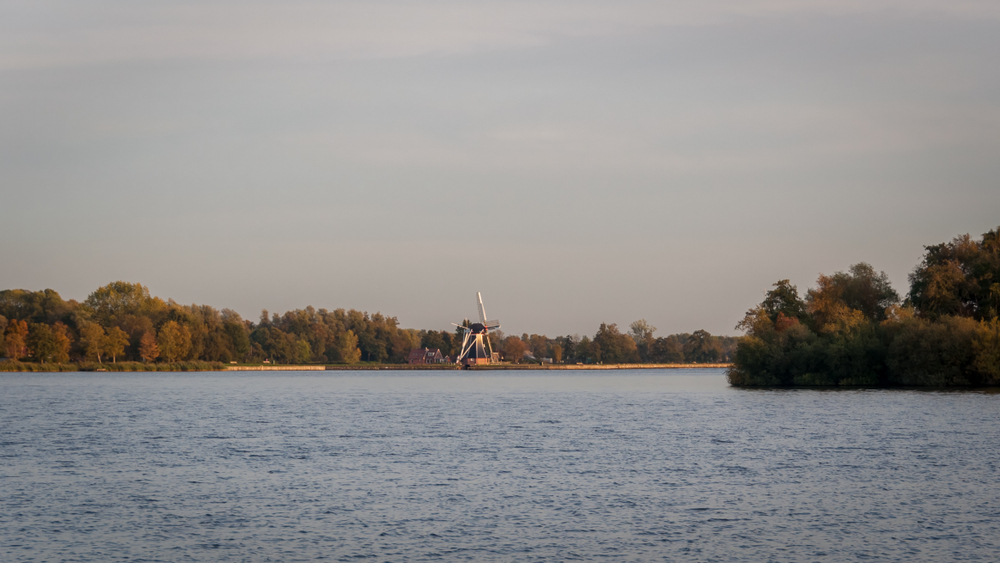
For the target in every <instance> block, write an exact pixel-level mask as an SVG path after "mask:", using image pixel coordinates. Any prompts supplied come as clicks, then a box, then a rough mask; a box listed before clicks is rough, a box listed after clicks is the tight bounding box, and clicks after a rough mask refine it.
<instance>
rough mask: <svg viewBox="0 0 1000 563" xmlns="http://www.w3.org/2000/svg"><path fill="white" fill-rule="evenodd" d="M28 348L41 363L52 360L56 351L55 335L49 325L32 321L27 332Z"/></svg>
mask: <svg viewBox="0 0 1000 563" xmlns="http://www.w3.org/2000/svg"><path fill="white" fill-rule="evenodd" d="M28 350H29V352H30V353H31V355H32V356H34V358H35V359H36V360H38V361H39V362H41V363H43V364H44V363H46V362H50V361H53V356H55V355H56V352H57V344H56V338H55V335H54V334H52V329H51V328H49V325H47V324H42V323H32V324H31V330H30V332H29V334H28Z"/></svg>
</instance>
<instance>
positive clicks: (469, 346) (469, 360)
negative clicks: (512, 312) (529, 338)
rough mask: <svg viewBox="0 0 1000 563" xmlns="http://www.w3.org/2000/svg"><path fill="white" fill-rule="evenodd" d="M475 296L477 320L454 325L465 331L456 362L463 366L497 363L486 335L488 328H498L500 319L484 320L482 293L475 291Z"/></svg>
mask: <svg viewBox="0 0 1000 563" xmlns="http://www.w3.org/2000/svg"><path fill="white" fill-rule="evenodd" d="M476 298H477V299H478V301H479V303H478V305H479V322H478V323H472V324H471V325H469V326H461V325H455V326H457V327H459V328H461V329H462V330H464V331H465V337H464V338H463V339H462V351H461V352H460V353H459V355H458V363H460V364H462V365H464V366H478V365H482V364H495V363H499V360H498V359H497V354H496V353H495V352H493V346H492V345H491V344H490V339H489V337H488V336H487V335H488V334H489V331H490V329H497V328H500V321H488V320H486V308H485V307H483V294H482V293H479V292H476ZM452 324H455V323H452Z"/></svg>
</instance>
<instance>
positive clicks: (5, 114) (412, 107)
mask: <svg viewBox="0 0 1000 563" xmlns="http://www.w3.org/2000/svg"><path fill="white" fill-rule="evenodd" d="M998 60H1000V3H997V2H995V1H989V2H986V1H982V2H980V1H954V0H953V1H949V2H943V1H930V0H924V1H912V0H911V1H861V0H858V1H817V2H794V1H776V0H771V1H768V0H760V1H755V0H720V1H703V2H697V3H692V2H628V1H625V2H622V1H617V2H586V1H584V2H550V1H534V2H494V1H476V2H377V1H365V2H316V3H311V2H295V1H285V2H231V1H215V2H170V1H147V2H141V3H137V2H124V1H110V0H109V1H73V2H69V1H66V2H54V1H30V2H29V1H11V0H8V1H5V2H3V3H0V288H25V289H32V290H37V289H44V288H52V289H55V290H57V291H59V292H60V294H62V295H63V296H64V297H65V298H75V299H80V300H82V299H83V298H85V297H86V296H87V294H88V293H89V292H90V291H92V290H93V289H95V288H97V287H98V286H100V285H103V284H106V283H108V282H110V281H114V280H126V281H138V282H141V283H143V284H145V285H147V286H149V288H150V290H151V291H152V292H153V293H154V294H156V295H159V296H161V297H164V298H168V297H169V298H173V299H175V300H177V301H179V302H182V303H192V302H194V303H206V304H210V305H213V306H215V307H219V308H223V307H228V308H232V309H235V310H237V311H239V312H240V313H242V314H243V315H244V316H246V317H248V318H251V319H256V318H257V316H258V314H259V312H260V309H262V308H267V309H268V310H270V311H272V312H282V311H285V310H288V309H293V308H302V307H305V306H306V305H310V304H311V305H313V306H315V307H326V308H331V309H332V308H336V307H345V308H356V309H362V310H368V311H371V312H374V311H382V312H383V313H386V314H389V315H395V316H397V317H398V318H399V320H400V322H401V325H402V326H404V327H415V328H439V329H440V328H449V326H450V325H449V324H448V323H449V322H453V321H456V322H457V321H459V320H461V318H463V317H465V316H474V315H475V308H474V302H475V301H474V299H475V292H476V291H482V292H483V298H484V300H485V302H486V307H487V311H488V312H489V313H490V316H491V317H497V318H499V319H500V320H501V322H502V323H503V325H504V329H505V330H506V331H507V332H513V333H518V334H519V333H521V332H529V333H532V332H534V333H545V334H548V335H550V336H555V335H558V334H572V333H581V334H593V333H594V332H595V331H596V329H597V325H598V324H599V323H601V322H617V323H619V324H620V325H627V324H628V323H629V322H631V321H633V320H635V319H638V318H646V319H647V320H649V321H650V322H651V323H652V324H654V325H655V326H657V327H659V329H660V330H659V334H666V333H672V332H681V331H687V332H690V331H693V330H696V329H701V328H704V329H706V330H708V331H710V332H712V333H716V334H734V333H735V330H734V329H733V326H734V325H735V323H736V322H737V321H738V320H739V319H740V318H741V317H742V315H743V312H744V311H746V309H748V308H749V307H751V306H753V305H754V304H755V303H757V302H759V301H760V299H761V297H762V295H763V292H764V291H765V290H766V289H767V288H768V287H769V286H770V284H771V283H773V282H774V281H776V280H778V279H781V278H790V279H791V280H792V281H793V283H796V284H797V285H798V286H799V288H800V289H801V290H805V288H806V287H809V286H811V285H812V283H813V282H814V280H815V278H816V276H817V275H818V274H819V273H821V272H822V273H832V272H834V271H838V270H845V269H846V268H847V267H849V266H850V265H851V264H853V263H856V262H860V261H866V262H869V263H871V264H872V265H873V266H875V268H876V269H879V270H885V271H886V272H887V273H888V274H889V275H890V277H891V279H892V280H893V282H894V285H895V286H896V288H897V290H898V291H900V293H905V292H906V289H907V285H906V274H907V273H908V272H909V271H910V270H911V269H912V268H913V266H914V265H915V264H916V263H917V261H918V260H919V258H920V256H921V254H922V245H926V244H936V243H939V242H943V241H945V240H949V239H951V238H952V237H954V236H955V235H958V234H961V233H966V232H968V233H972V234H973V235H975V236H978V235H980V234H981V233H983V232H985V231H986V230H989V229H991V228H994V227H996V226H998V225H1000V65H998V64H997V61H998Z"/></svg>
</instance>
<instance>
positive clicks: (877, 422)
mask: <svg viewBox="0 0 1000 563" xmlns="http://www.w3.org/2000/svg"><path fill="white" fill-rule="evenodd" d="M998 415H1000V395H996V394H992V393H989V392H928V391H898V390H897V391H885V390H855V391H811V390H794V391H750V390H738V389H733V388H730V387H728V386H727V385H726V383H725V379H724V376H723V375H722V372H721V371H720V370H670V371H666V370H665V371H622V372H603V373H596V374H595V373H594V372H575V373H573V372H569V373H567V372H548V373H539V372H505V373H500V372H493V373H481V372H480V373H475V374H471V375H467V374H465V373H459V372H456V373H446V374H443V373H434V372H418V373H400V372H395V373H391V372H379V373H373V372H327V373H319V374H317V373H315V372H313V373H307V372H303V373H280V374H277V373H256V374H247V373H235V374H234V373H194V374H0V560H2V561H113V560H118V561H123V560H132V561H312V560H329V561H379V562H382V561H569V560H594V559H606V560H614V561H656V560H669V561H673V560H684V561H748V562H749V561H754V562H756V561H790V562H791V561H794V562H800V561H860V560H866V561H867V560H874V561H903V560H906V561H997V560H1000V535H998V531H1000V524H998V522H1000V498H998V497H1000V482H998V481H1000V471H998V468H1000V425H998Z"/></svg>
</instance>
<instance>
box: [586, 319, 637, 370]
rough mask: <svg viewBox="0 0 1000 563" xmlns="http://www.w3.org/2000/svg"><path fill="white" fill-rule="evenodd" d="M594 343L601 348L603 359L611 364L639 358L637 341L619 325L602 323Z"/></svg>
mask: <svg viewBox="0 0 1000 563" xmlns="http://www.w3.org/2000/svg"><path fill="white" fill-rule="evenodd" d="M593 342H594V344H595V345H596V346H597V347H598V348H600V350H601V354H600V355H601V361H603V362H605V363H609V364H619V363H625V362H634V361H636V360H637V359H638V351H637V349H636V345H635V341H634V340H632V338H631V337H629V336H628V335H627V334H622V333H621V332H620V331H619V330H618V325H617V324H614V323H611V324H607V323H601V326H600V327H599V328H598V329H597V334H595V335H594V341H593Z"/></svg>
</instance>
